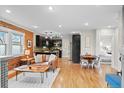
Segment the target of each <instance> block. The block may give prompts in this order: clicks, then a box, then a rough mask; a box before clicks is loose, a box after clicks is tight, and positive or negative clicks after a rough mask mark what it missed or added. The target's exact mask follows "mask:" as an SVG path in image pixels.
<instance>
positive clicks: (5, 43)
mask: <svg viewBox="0 0 124 93" xmlns="http://www.w3.org/2000/svg"><path fill="white" fill-rule="evenodd" d="M0 32H4V33H5V35H6V36H5V42H4V44H1V45H5V55H7V42H6V40H7V34H8V33H7V32H5V31H2V30H0ZM5 55H2V56H5Z"/></svg>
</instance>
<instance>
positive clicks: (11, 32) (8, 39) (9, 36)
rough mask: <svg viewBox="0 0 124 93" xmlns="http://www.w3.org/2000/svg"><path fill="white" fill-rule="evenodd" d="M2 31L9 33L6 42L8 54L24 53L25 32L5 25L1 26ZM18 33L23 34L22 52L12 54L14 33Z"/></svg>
mask: <svg viewBox="0 0 124 93" xmlns="http://www.w3.org/2000/svg"><path fill="white" fill-rule="evenodd" d="M0 31H2V32H6V33H7V36H6V37H7V39H6V40H7V41H6V42H7V44H6V48H7V49H6V55H11V56H21V55H24V42H25V34H24V33H22V32H17V31H15V30H11V29H9V28H5V27H0ZM13 33H15V34H18V35H22V36H23V42H22V53H20V54H18V55H12V34H13Z"/></svg>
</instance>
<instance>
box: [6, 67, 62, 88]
mask: <svg viewBox="0 0 124 93" xmlns="http://www.w3.org/2000/svg"><path fill="white" fill-rule="evenodd" d="M59 71H60V68H57V69H56V70H55V72H54V73H53V71H48V73H47V77H46V75H45V73H44V81H43V83H41V74H40V73H29V72H25V76H23V73H21V74H19V75H18V80H17V81H16V77H13V78H11V79H9V80H8V88H50V87H51V86H52V84H53V82H54V80H55V78H56V77H57V75H58V74H59Z"/></svg>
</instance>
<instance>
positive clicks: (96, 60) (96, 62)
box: [92, 56, 100, 68]
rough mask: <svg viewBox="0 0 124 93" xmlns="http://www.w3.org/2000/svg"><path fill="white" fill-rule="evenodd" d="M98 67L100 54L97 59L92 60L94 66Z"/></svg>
mask: <svg viewBox="0 0 124 93" xmlns="http://www.w3.org/2000/svg"><path fill="white" fill-rule="evenodd" d="M95 66H96V67H97V68H100V56H97V57H96V59H95V60H93V62H92V68H93V67H95Z"/></svg>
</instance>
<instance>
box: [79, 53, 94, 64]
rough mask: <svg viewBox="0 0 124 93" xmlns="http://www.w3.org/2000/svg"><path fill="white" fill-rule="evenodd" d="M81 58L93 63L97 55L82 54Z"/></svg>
mask: <svg viewBox="0 0 124 93" xmlns="http://www.w3.org/2000/svg"><path fill="white" fill-rule="evenodd" d="M81 59H84V60H87V61H88V63H92V62H93V60H95V59H96V56H95V55H82V56H81Z"/></svg>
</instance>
